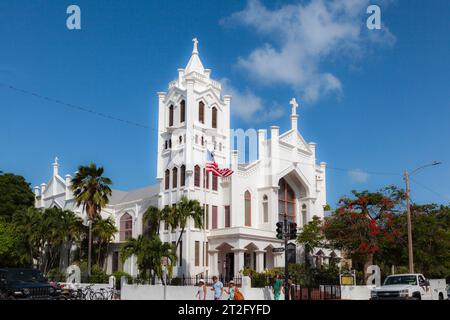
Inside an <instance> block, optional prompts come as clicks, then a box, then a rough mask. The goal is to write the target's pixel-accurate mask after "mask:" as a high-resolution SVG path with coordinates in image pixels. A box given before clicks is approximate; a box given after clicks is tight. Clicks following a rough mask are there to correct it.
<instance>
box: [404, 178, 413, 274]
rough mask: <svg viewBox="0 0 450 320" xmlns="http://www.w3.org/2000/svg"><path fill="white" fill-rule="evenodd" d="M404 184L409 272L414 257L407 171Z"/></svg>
mask: <svg viewBox="0 0 450 320" xmlns="http://www.w3.org/2000/svg"><path fill="white" fill-rule="evenodd" d="M405 184H406V220H407V223H408V267H409V273H414V258H413V244H412V223H411V203H410V202H411V201H410V195H409V173H408V171H405Z"/></svg>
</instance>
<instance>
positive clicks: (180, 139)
mask: <svg viewBox="0 0 450 320" xmlns="http://www.w3.org/2000/svg"><path fill="white" fill-rule="evenodd" d="M178 143H179V144H182V143H183V136H179V137H178Z"/></svg>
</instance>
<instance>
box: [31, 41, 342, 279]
mask: <svg viewBox="0 0 450 320" xmlns="http://www.w3.org/2000/svg"><path fill="white" fill-rule="evenodd" d="M290 104H291V105H290V109H291V115H290V118H291V128H290V129H289V130H288V131H286V132H283V133H280V131H279V127H278V126H272V127H270V129H269V131H267V130H266V129H260V130H257V131H254V132H255V139H254V142H255V143H254V146H253V147H254V150H256V153H257V154H256V156H255V158H256V159H252V160H251V161H249V162H248V163H241V162H242V161H239V158H240V157H239V154H238V151H236V150H232V148H233V147H232V145H233V143H232V142H233V141H234V139H240V136H239V134H237V133H239V132H240V133H242V132H243V131H242V130H237V131H236V130H235V131H233V130H230V129H231V128H230V114H231V112H232V108H233V106H232V105H233V104H232V97H231V96H229V95H223V94H222V89H221V84H220V83H219V82H218V81H215V80H213V79H212V78H211V70H210V69H205V68H204V67H203V64H202V62H201V60H200V56H199V52H198V43H197V40H196V39H194V48H193V51H192V55H191V58H190V60H189V62H188V64H187V66H186V67H185V68H184V69H178V76H177V78H176V79H175V80H173V81H171V82H170V83H169V85H168V88H167V91H165V92H158V106H155V107H154V110H155V114H156V111H157V112H158V150H157V153H156V154H157V157H158V158H157V177H156V179H157V182H158V183H157V184H156V185H151V186H148V187H145V188H142V189H137V190H132V191H128V192H125V191H119V190H113V193H112V196H111V198H110V201H109V204H108V205H107V206H106V208H104V209H103V211H102V216H103V217H104V218H106V217H112V218H113V219H114V220H115V221H116V224H117V227H118V229H119V233H118V234H117V235H116V237H115V239H114V241H113V243H112V244H111V246H110V253H109V255H108V259H107V272H113V271H117V270H123V271H125V272H128V273H130V274H131V275H137V274H138V270H137V267H136V261H135V258H134V257H131V258H129V259H128V260H127V261H126V262H125V263H124V264H122V263H121V259H120V244H121V243H123V242H124V241H126V240H127V239H129V238H130V237H137V236H138V235H140V234H142V232H143V229H144V225H143V219H142V217H143V214H144V212H145V210H146V209H147V208H148V207H149V206H151V205H153V206H158V207H159V208H163V207H164V206H166V205H172V204H175V203H176V202H177V201H178V200H179V199H180V198H181V197H182V196H187V197H188V198H190V199H197V200H198V201H199V202H200V203H201V204H202V205H203V206H204V209H205V213H206V214H205V217H204V224H205V227H204V228H203V229H199V228H197V227H196V226H195V225H194V223H193V221H190V222H189V225H188V227H187V228H186V231H185V233H184V235H183V238H182V243H181V246H180V248H179V251H178V252H177V255H178V262H177V266H176V267H175V268H174V275H178V276H181V275H185V276H191V277H192V276H197V275H201V276H213V275H223V276H225V277H232V276H234V275H236V274H237V273H239V272H240V271H242V270H243V269H244V268H245V267H248V268H252V269H254V270H256V271H263V270H264V269H267V268H272V267H282V266H284V254H285V253H284V252H276V251H274V250H273V249H274V248H279V247H281V246H282V245H283V241H282V240H279V239H277V238H276V232H275V229H276V227H275V225H276V223H277V222H278V221H280V220H282V219H283V215H284V213H285V212H286V213H287V215H288V219H289V220H290V221H295V222H296V223H297V224H298V227H299V228H301V227H302V226H303V225H304V224H305V223H307V222H308V221H310V220H311V219H312V217H313V216H314V215H316V216H318V217H323V215H324V206H325V205H326V164H325V163H324V162H320V163H317V159H316V144H315V143H307V142H306V141H305V139H304V138H303V137H302V135H301V134H300V132H299V131H298V127H297V122H298V115H297V112H296V109H297V106H298V105H297V103H296V101H295V99H292V100H291V102H290ZM236 135H237V138H236ZM247 138H249V137H247ZM252 141H253V140H252V139H251V137H250V143H249V144H250V145H251V144H252ZM251 148H252V147H251ZM207 150H210V151H213V152H214V156H215V161H216V162H217V163H218V164H219V166H220V167H221V168H222V167H231V169H232V170H233V171H234V173H233V174H232V175H231V176H230V177H227V178H220V177H216V176H213V175H212V174H211V173H207V172H205V164H206V153H207ZM71 179H72V176H70V175H66V176H64V178H63V177H62V176H60V173H59V163H58V160H57V159H56V160H55V162H54V163H53V176H52V178H51V179H50V181H49V182H48V183H47V184H45V183H43V184H42V185H41V186H40V187H35V196H36V206H37V207H41V208H48V207H53V206H57V207H60V208H64V209H70V210H73V211H74V212H76V213H77V214H79V215H80V216H81V217H85V213H83V212H82V211H81V208H77V207H75V205H74V199H73V195H72V193H71V191H70V183H71ZM160 237H161V240H162V241H163V242H169V243H175V241H176V240H177V239H178V237H179V230H171V229H170V227H169V226H168V225H167V224H165V223H164V222H163V223H162V224H161V226H160ZM301 251H302V250H301V248H297V246H296V245H295V243H294V242H292V243H291V244H290V245H289V250H288V251H287V253H286V254H288V259H289V261H290V262H298V261H300V260H302V258H303V257H302V255H301ZM324 251H325V250H321V251H320V253H319V255H321V257H320V258H321V259H322V256H323V258H325V259H326V258H327V256H326V254H325V253H324ZM327 254H330V253H329V252H328V253H327ZM331 255H334V253H331Z"/></svg>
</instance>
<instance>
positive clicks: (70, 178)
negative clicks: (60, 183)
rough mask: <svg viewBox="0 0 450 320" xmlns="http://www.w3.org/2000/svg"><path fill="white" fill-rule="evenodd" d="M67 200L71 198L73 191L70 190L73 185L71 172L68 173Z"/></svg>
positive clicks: (66, 178)
mask: <svg viewBox="0 0 450 320" xmlns="http://www.w3.org/2000/svg"><path fill="white" fill-rule="evenodd" d="M65 180H66V200H69V199H70V198H71V194H72V191H71V190H70V186H71V185H72V176H71V175H70V174H66V176H65Z"/></svg>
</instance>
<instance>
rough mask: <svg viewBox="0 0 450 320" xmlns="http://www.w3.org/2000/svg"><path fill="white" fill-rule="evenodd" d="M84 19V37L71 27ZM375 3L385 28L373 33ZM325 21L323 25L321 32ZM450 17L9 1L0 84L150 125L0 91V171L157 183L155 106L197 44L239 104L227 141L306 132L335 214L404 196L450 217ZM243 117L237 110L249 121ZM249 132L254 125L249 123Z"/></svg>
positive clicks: (362, 3) (0, 6)
mask: <svg viewBox="0 0 450 320" xmlns="http://www.w3.org/2000/svg"><path fill="white" fill-rule="evenodd" d="M70 4H77V5H79V6H80V8H81V12H82V22H81V23H82V30H78V31H70V30H68V29H67V28H66V18H67V14H66V8H67V6H69V5H70ZM369 4H379V5H380V7H381V9H382V23H383V26H382V29H381V30H375V31H369V30H368V29H367V28H366V27H365V21H366V19H367V17H368V15H367V14H366V12H365V11H366V10H365V9H366V8H367V6H368V5H369ZM318 17H320V19H316V18H318ZM449 18H450V2H449V1H446V0H433V1H425V0H422V1H418V0H408V1H405V0H403V1H402V0H397V1H393V0H390V1H370V2H369V1H366V0H358V1H355V0H349V1H346V2H341V4H339V2H326V3H323V2H321V1H317V0H313V1H300V2H298V1H290V2H284V1H283V2H282V1H261V2H259V1H250V2H246V1H225V0H223V1H206V0H205V1H200V0H196V1H137V0H134V1H118V0H114V1H111V0H110V1H103V0H102V1H99V0H96V1H81V0H79V1H72V2H69V1H25V0H23V1H10V0H3V1H1V3H0V48H1V50H0V83H1V84H7V85H12V86H14V87H17V88H21V89H24V90H28V91H31V92H36V93H39V94H41V95H43V96H49V97H52V98H55V99H58V100H61V101H65V102H67V103H71V104H74V105H79V106H83V107H86V108H89V109H92V110H95V111H96V112H100V113H106V114H109V115H111V116H114V117H118V118H122V119H126V120H129V121H133V122H136V123H141V124H144V125H145V126H148V128H143V127H138V126H133V125H129V124H124V123H121V122H117V121H114V120H110V119H105V118H102V117H99V116H96V115H93V114H89V113H84V112H81V111H77V110H73V109H70V108H67V107H64V106H62V105H59V104H56V103H53V102H49V101H46V100H43V99H39V98H36V97H34V96H32V95H27V94H23V93H20V92H17V91H14V90H11V89H8V88H7V87H5V86H4V85H3V86H2V85H0V121H1V122H0V123H1V126H0V150H1V151H0V170H2V171H5V172H14V173H17V174H21V175H24V176H25V177H26V178H27V179H28V180H29V181H30V182H31V183H32V184H33V185H36V184H40V183H42V182H46V181H47V180H48V178H49V177H50V175H51V163H52V161H53V158H54V157H55V156H58V157H59V159H60V163H61V172H62V173H63V174H66V173H73V172H74V171H75V170H76V167H77V165H79V164H87V163H88V162H90V161H94V162H96V163H98V164H100V165H103V166H104V167H105V168H106V174H107V175H108V176H109V177H111V178H112V180H113V181H114V188H117V189H123V190H128V189H132V188H137V187H141V186H145V185H148V184H151V183H154V182H155V168H156V158H155V151H156V144H155V142H156V132H155V128H156V123H157V113H156V112H157V109H156V106H157V96H156V92H157V91H164V90H166V87H167V83H168V82H169V81H171V80H173V79H174V78H175V77H176V75H177V68H179V67H184V66H185V65H186V63H187V61H188V59H189V56H190V52H191V49H192V42H191V39H192V38H193V37H194V36H196V37H198V39H199V50H200V56H201V58H202V61H203V64H204V65H205V67H207V68H212V76H213V78H215V79H219V80H222V81H224V82H225V83H226V88H227V90H228V91H229V92H231V93H233V96H234V99H233V101H232V108H233V106H234V109H232V126H233V127H235V128H236V127H242V128H250V127H253V128H267V127H269V126H270V125H273V124H277V125H280V127H281V131H285V130H288V129H289V125H290V122H289V112H290V106H289V100H290V99H291V98H292V97H293V96H296V97H297V99H298V100H300V101H301V103H300V104H301V108H300V109H299V110H298V111H299V114H300V119H299V128H300V131H301V133H302V135H303V136H304V137H305V139H306V140H307V141H314V142H316V143H317V144H318V149H317V152H318V160H319V161H325V162H327V163H328V165H329V170H328V185H327V187H328V202H329V203H330V204H331V205H335V204H336V202H337V199H338V198H339V197H340V196H341V195H345V194H349V193H350V191H351V190H352V189H359V190H360V189H370V190H374V189H377V188H379V187H381V186H383V185H386V184H398V185H402V184H403V180H402V178H401V174H402V172H403V171H404V170H405V169H410V168H414V167H416V166H419V165H422V164H425V163H428V162H431V161H433V160H439V161H442V162H443V164H442V165H441V166H439V167H433V168H429V169H427V170H424V171H423V172H421V173H418V174H417V175H416V176H414V177H413V178H414V180H416V181H418V183H416V182H414V181H413V182H412V186H411V187H412V197H413V200H414V201H416V202H419V203H423V202H437V203H449V202H450V148H449V143H448V139H449V138H450V125H449V120H450V90H449V89H450V88H449V85H450V36H449V33H448V31H449V30H450V19H449ZM241 106H242V107H241ZM254 119H257V121H256V122H255V120H254Z"/></svg>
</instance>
